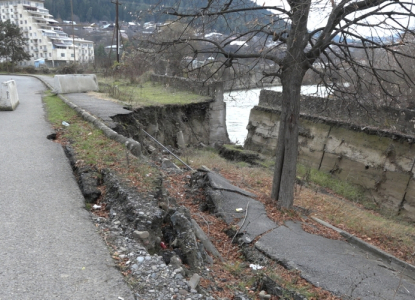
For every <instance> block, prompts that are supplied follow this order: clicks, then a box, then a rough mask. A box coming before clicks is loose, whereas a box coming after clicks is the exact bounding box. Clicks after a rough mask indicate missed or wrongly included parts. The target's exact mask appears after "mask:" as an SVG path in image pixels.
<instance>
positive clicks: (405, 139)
mask: <svg viewBox="0 0 415 300" xmlns="http://www.w3.org/2000/svg"><path fill="white" fill-rule="evenodd" d="M264 95H265V96H266V97H263V96H264ZM270 96H272V94H271V93H270V91H267V92H264V93H261V97H263V98H262V99H261V100H262V102H261V101H260V105H258V106H256V107H254V108H253V109H252V110H251V115H250V119H249V124H248V137H247V140H246V143H245V148H246V149H249V150H255V151H258V152H261V153H264V154H271V155H273V154H274V153H275V148H276V144H277V137H278V128H279V121H280V109H279V107H278V105H276V106H274V108H271V106H272V105H274V104H273V103H269V101H270V98H269V97H270ZM277 97H279V96H278V95H277ZM313 100H315V102H314V104H313V103H308V104H306V105H305V106H306V107H307V106H308V107H310V106H312V105H315V104H316V102H318V101H321V99H312V98H309V99H308V101H313ZM261 104H262V105H261ZM329 109H333V107H331V108H329ZM316 111H318V110H317V108H316ZM343 112H344V110H343ZM339 113H340V112H337V114H339ZM356 119H357V120H359V119H362V120H363V118H361V117H360V116H358V117H357V118H356ZM356 119H354V120H356ZM408 123H409V122H408ZM410 125H411V126H413V125H412V124H410ZM401 126H403V123H402V125H401ZM299 132H300V133H299V157H298V160H299V162H301V163H302V164H304V165H308V166H311V167H312V168H315V169H320V170H323V171H327V172H330V173H331V174H333V175H334V176H336V177H337V178H339V179H342V180H347V181H349V182H352V183H354V184H358V185H360V186H362V187H363V188H364V189H365V191H366V194H367V196H368V198H369V199H370V200H371V201H373V202H374V203H375V204H376V205H378V206H380V207H382V208H387V209H390V210H391V211H393V212H394V213H396V214H401V215H403V216H405V217H407V218H408V219H410V220H412V221H415V172H414V164H415V146H414V142H415V136H413V135H407V134H402V133H398V132H392V131H388V130H381V129H378V128H374V127H366V126H361V125H360V124H355V123H351V122H346V121H340V120H335V119H329V118H326V117H324V116H322V113H320V115H314V114H311V113H310V112H309V111H308V112H307V113H302V114H301V120H300V130H299Z"/></svg>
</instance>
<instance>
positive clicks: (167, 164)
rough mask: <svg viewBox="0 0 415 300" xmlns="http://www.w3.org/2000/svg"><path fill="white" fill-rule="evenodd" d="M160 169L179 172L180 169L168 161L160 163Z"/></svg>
mask: <svg viewBox="0 0 415 300" xmlns="http://www.w3.org/2000/svg"><path fill="white" fill-rule="evenodd" d="M161 168H162V169H164V170H167V169H173V170H177V171H181V169H180V168H179V167H178V166H177V165H176V164H174V163H172V162H171V161H170V160H168V159H164V160H163V162H162V163H161Z"/></svg>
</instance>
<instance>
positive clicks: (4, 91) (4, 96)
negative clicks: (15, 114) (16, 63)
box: [0, 80, 19, 110]
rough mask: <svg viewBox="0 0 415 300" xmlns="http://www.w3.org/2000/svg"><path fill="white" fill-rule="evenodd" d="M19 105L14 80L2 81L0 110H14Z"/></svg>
mask: <svg viewBox="0 0 415 300" xmlns="http://www.w3.org/2000/svg"><path fill="white" fill-rule="evenodd" d="M18 105H19V95H18V93H17V86H16V82H15V81H14V80H9V81H5V82H2V84H1V88H0V110H15V109H16V107H17V106H18Z"/></svg>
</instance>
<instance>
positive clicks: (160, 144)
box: [141, 129, 194, 171]
mask: <svg viewBox="0 0 415 300" xmlns="http://www.w3.org/2000/svg"><path fill="white" fill-rule="evenodd" d="M141 130H142V131H143V132H144V133H145V134H147V135H148V136H149V137H150V138H152V139H153V141H155V142H156V143H157V144H158V145H159V146H161V147H162V148H163V149H164V150H167V151H168V152H169V153H170V154H171V155H173V156H174V157H175V158H176V159H178V160H179V161H180V162H181V163H182V164H184V165H185V166H186V167H187V168H188V169H189V170H191V171H194V170H193V169H192V167H190V166H189V165H187V164H186V163H185V162H184V161H182V160H181V159H180V158H179V157H178V156H177V155H176V154H174V153H173V152H171V151H170V150H169V149H167V148H166V147H165V146H164V145H163V144H162V143H160V142H159V141H158V140H156V139H155V138H154V137H152V136H151V134H149V133H148V132H147V131H145V130H144V129H141Z"/></svg>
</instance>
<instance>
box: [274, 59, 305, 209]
mask: <svg viewBox="0 0 415 300" xmlns="http://www.w3.org/2000/svg"><path fill="white" fill-rule="evenodd" d="M303 76H304V70H303V69H302V68H301V66H299V65H297V66H296V67H292V68H289V69H288V70H287V71H286V74H284V76H283V77H282V78H283V80H282V86H283V92H282V107H281V118H280V127H279V133H278V144H277V151H276V160H275V170H274V179H273V187H272V194H271V197H272V198H273V199H275V200H277V201H278V202H277V205H278V207H279V208H291V207H292V205H293V201H294V186H295V180H296V165H297V156H298V125H299V117H300V92H301V81H302V79H303Z"/></svg>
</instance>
